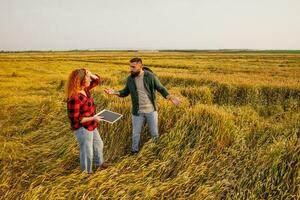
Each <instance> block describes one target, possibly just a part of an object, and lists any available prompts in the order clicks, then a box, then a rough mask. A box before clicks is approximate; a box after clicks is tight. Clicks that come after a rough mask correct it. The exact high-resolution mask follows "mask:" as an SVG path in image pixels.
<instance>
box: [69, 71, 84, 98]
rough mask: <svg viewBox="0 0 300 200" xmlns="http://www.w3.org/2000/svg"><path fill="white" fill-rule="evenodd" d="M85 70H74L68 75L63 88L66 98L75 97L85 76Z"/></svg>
mask: <svg viewBox="0 0 300 200" xmlns="http://www.w3.org/2000/svg"><path fill="white" fill-rule="evenodd" d="M86 73H87V72H86V69H76V70H74V71H72V72H71V74H70V75H69V79H68V82H67V84H66V87H65V92H66V95H67V97H68V98H70V97H72V96H75V95H77V94H78V93H79V91H80V90H81V88H82V84H83V80H84V78H85V75H86Z"/></svg>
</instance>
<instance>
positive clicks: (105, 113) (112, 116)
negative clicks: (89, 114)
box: [95, 109, 123, 124]
mask: <svg viewBox="0 0 300 200" xmlns="http://www.w3.org/2000/svg"><path fill="white" fill-rule="evenodd" d="M95 116H100V117H103V119H102V120H103V121H106V122H108V123H111V124H112V123H115V122H116V121H118V120H119V119H120V118H121V117H122V116H123V115H121V114H119V113H116V112H112V111H110V110H106V109H104V110H102V111H100V112H98V113H97V114H96V115H95Z"/></svg>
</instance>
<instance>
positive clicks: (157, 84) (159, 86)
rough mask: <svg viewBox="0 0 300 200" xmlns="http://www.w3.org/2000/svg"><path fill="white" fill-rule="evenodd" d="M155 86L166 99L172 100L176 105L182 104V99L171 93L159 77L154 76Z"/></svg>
mask: <svg viewBox="0 0 300 200" xmlns="http://www.w3.org/2000/svg"><path fill="white" fill-rule="evenodd" d="M154 86H155V89H156V90H157V91H158V92H159V93H160V94H161V95H162V96H163V97H164V98H166V99H168V100H170V101H171V102H172V103H173V104H174V105H175V106H178V105H179V104H180V100H179V99H178V98H177V97H176V96H173V95H171V94H170V93H169V92H168V90H167V89H166V88H165V87H164V86H163V85H162V84H161V82H160V81H159V80H158V78H157V77H156V76H155V77H154Z"/></svg>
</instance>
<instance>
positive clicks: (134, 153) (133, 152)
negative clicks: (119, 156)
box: [131, 151, 139, 156]
mask: <svg viewBox="0 0 300 200" xmlns="http://www.w3.org/2000/svg"><path fill="white" fill-rule="evenodd" d="M138 153H139V152H138V151H131V155H132V156H135V155H137V154H138Z"/></svg>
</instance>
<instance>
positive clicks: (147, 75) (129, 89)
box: [119, 70, 169, 116]
mask: <svg viewBox="0 0 300 200" xmlns="http://www.w3.org/2000/svg"><path fill="white" fill-rule="evenodd" d="M143 80H144V86H145V89H146V91H147V94H148V96H149V98H150V100H151V102H152V104H153V107H154V110H157V106H156V95H155V90H157V91H158V92H159V93H160V94H161V95H162V96H163V97H164V98H166V97H167V96H168V95H169V92H168V90H167V89H166V88H165V87H164V86H163V85H162V84H161V83H160V81H159V80H158V78H157V77H156V76H155V75H154V74H153V73H151V72H149V71H147V70H145V71H144V79H143ZM119 92H120V97H127V96H128V95H129V94H130V96H131V101H132V114H133V115H136V116H138V115H139V97H138V92H137V88H136V84H135V81H134V77H132V76H131V75H130V76H128V78H127V81H126V86H125V88H124V89H123V90H120V91H119Z"/></svg>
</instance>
